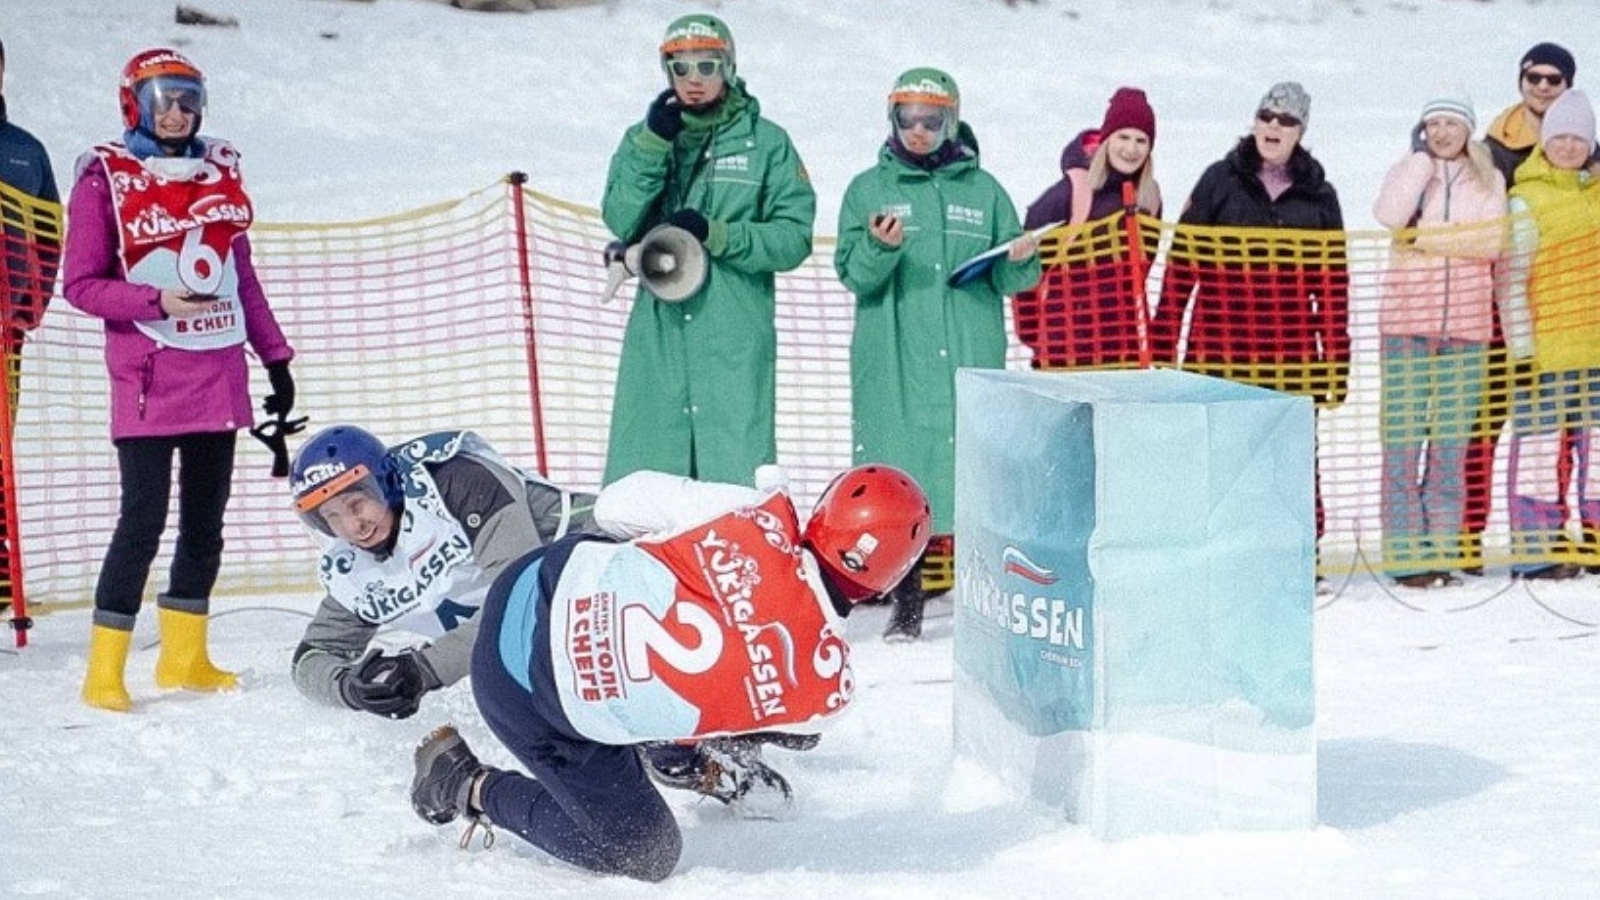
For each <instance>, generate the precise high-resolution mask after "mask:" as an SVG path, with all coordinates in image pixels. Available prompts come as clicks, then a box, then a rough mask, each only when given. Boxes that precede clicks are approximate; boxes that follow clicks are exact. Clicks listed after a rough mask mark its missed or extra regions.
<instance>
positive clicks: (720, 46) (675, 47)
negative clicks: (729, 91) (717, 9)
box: [661, 13, 735, 84]
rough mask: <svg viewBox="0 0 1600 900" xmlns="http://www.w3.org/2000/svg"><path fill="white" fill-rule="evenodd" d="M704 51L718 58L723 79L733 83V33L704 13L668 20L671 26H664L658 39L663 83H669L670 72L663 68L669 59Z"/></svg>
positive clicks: (665, 67)
mask: <svg viewBox="0 0 1600 900" xmlns="http://www.w3.org/2000/svg"><path fill="white" fill-rule="evenodd" d="M707 50H709V51H713V52H715V53H717V54H720V55H721V57H722V66H723V77H724V78H726V79H727V80H728V81H730V82H731V81H733V78H734V75H735V71H734V53H733V32H731V31H729V30H728V26H727V24H726V23H725V22H723V21H722V20H721V19H719V18H717V17H716V16H713V15H709V14H707V13H693V14H691V15H687V16H680V17H678V18H676V19H674V20H672V24H671V25H668V26H667V33H666V35H664V36H663V37H662V38H661V70H662V71H663V72H666V73H667V82H668V83H669V84H670V83H671V82H672V72H671V71H670V70H669V69H668V67H667V64H668V61H669V60H671V59H672V57H673V56H675V55H676V54H679V53H689V52H692V51H707Z"/></svg>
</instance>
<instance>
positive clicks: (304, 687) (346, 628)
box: [290, 597, 378, 707]
mask: <svg viewBox="0 0 1600 900" xmlns="http://www.w3.org/2000/svg"><path fill="white" fill-rule="evenodd" d="M377 631H378V626H376V625H373V624H371V623H369V622H367V621H366V620H364V619H362V618H361V617H359V616H357V615H356V614H355V613H353V612H351V611H349V610H347V609H345V608H344V607H342V606H340V605H339V604H338V603H336V602H334V599H333V598H332V597H323V598H322V603H321V604H320V605H319V606H318V607H317V612H316V615H314V616H313V617H312V618H311V624H309V625H307V626H306V632H305V634H304V635H303V636H301V638H300V646H299V647H296V648H295V651H294V661H293V662H292V663H290V673H291V674H292V675H293V676H294V686H295V687H296V688H298V689H299V691H300V693H302V694H304V695H305V696H306V697H308V698H309V699H311V700H315V701H317V702H318V703H325V704H327V705H329V706H338V707H343V706H345V702H344V700H343V699H342V698H341V697H340V696H339V679H341V678H343V677H344V676H345V673H347V672H349V671H350V666H351V664H352V663H354V662H355V661H356V660H358V659H360V658H361V654H362V653H365V652H366V649H367V644H368V643H370V642H371V641H372V636H373V635H374V634H376V633H377Z"/></svg>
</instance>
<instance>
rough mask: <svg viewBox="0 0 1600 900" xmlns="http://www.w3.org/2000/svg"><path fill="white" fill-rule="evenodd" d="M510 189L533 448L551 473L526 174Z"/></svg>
mask: <svg viewBox="0 0 1600 900" xmlns="http://www.w3.org/2000/svg"><path fill="white" fill-rule="evenodd" d="M506 183H507V184H509V185H510V186H511V218H512V221H513V222H514V223H515V227H516V235H517V281H518V284H519V285H520V287H521V290H522V333H523V341H524V343H525V345H526V346H527V348H528V392H529V394H530V396H531V397H532V398H533V448H534V452H535V453H536V454H537V455H538V461H539V473H540V474H541V475H547V474H549V472H550V459H549V454H548V453H547V451H546V449H545V445H544V401H543V399H542V396H541V392H540V389H539V341H538V331H537V329H536V328H535V327H534V316H533V272H532V271H531V270H530V269H529V267H528V214H527V210H526V208H525V206H524V201H525V200H526V198H525V196H524V194H523V192H522V186H523V185H524V184H527V183H528V175H527V173H526V172H512V173H511V174H509V175H507V176H506Z"/></svg>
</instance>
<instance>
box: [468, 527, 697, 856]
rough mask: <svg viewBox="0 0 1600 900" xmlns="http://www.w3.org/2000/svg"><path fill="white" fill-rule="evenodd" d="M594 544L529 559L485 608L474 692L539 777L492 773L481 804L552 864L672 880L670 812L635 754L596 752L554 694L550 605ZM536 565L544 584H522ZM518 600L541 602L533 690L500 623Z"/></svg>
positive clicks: (488, 718) (561, 544) (676, 849)
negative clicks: (507, 648) (508, 649)
mask: <svg viewBox="0 0 1600 900" xmlns="http://www.w3.org/2000/svg"><path fill="white" fill-rule="evenodd" d="M594 539H595V538H593V537H592V536H585V535H574V536H571V537H567V538H563V539H561V540H559V541H557V542H555V543H554V544H551V545H549V546H548V547H543V548H540V549H538V550H535V551H533V552H532V553H530V554H528V555H527V556H524V557H523V558H522V559H519V560H517V561H516V562H515V563H512V564H511V565H510V566H509V567H508V568H507V569H506V571H505V572H503V573H501V575H500V577H499V579H498V580H496V582H495V584H494V587H493V588H491V589H490V591H489V596H488V598H487V599H486V600H485V601H484V605H483V612H482V613H481V615H482V616H483V625H482V630H481V631H480V632H479V633H478V640H477V643H476V645H475V647H474V650H473V654H472V693H473V696H474V698H476V700H477V701H478V709H479V710H481V711H482V713H483V718H484V721H485V722H487V723H488V725H489V728H490V730H491V731H493V732H494V734H495V737H497V738H499V739H500V742H501V743H502V744H504V745H505V746H506V749H508V750H510V751H511V753H512V754H513V755H514V756H516V758H517V759H518V760H519V761H520V762H521V763H522V765H523V766H524V767H525V768H526V769H527V771H528V773H529V775H531V776H532V777H529V775H523V774H521V773H517V772H496V773H493V774H491V775H490V776H489V777H488V778H486V779H485V780H484V783H483V787H482V791H481V794H480V797H481V799H482V802H483V810H484V812H485V813H486V814H487V815H488V817H489V821H491V822H493V823H494V824H495V825H498V826H500V827H501V828H506V829H509V830H511V831H514V832H516V833H517V834H518V835H519V836H521V837H522V839H523V840H525V841H527V842H528V843H530V844H533V845H534V846H535V847H538V848H539V849H541V850H544V851H545V852H546V853H549V854H550V855H551V856H554V857H556V858H558V859H562V860H565V861H566V862H569V863H572V864H573V865H576V866H581V867H583V868H585V869H590V870H593V871H595V872H600V873H602V874H606V875H626V876H628V877H630V878H638V879H641V880H644V881H660V880H662V879H664V878H666V877H667V876H668V875H671V874H672V870H673V868H674V867H675V866H676V865H677V864H678V856H679V854H680V853H681V852H682V850H683V837H682V835H681V834H680V833H679V831H678V823H677V821H676V820H675V819H674V818H673V817H672V810H670V809H669V808H668V807H667V804H666V802H665V801H664V800H662V799H661V794H660V792H658V791H657V790H656V788H655V785H653V784H651V782H650V779H649V777H648V776H647V775H646V774H645V771H644V767H643V765H642V764H641V763H640V761H639V755H638V753H637V752H636V751H635V749H634V748H633V747H631V746H627V747H614V746H609V745H606V744H599V743H596V742H594V741H591V740H587V739H585V738H583V737H580V736H578V735H576V734H575V733H573V730H572V727H571V725H570V723H568V722H567V720H566V717H565V716H564V715H562V714H561V711H560V710H561V707H560V700H559V698H558V697H557V696H556V694H555V690H556V687H555V676H554V673H553V671H552V669H551V665H550V658H549V647H550V632H549V627H550V626H549V615H548V613H549V599H548V598H549V596H550V593H551V588H552V587H553V586H554V585H555V583H556V581H557V580H558V579H559V578H560V573H561V569H562V567H563V566H565V565H566V561H567V558H568V557H569V556H570V555H571V553H572V548H573V547H574V546H576V545H577V544H579V543H582V542H583V541H585V540H594ZM534 565H538V566H539V572H538V578H537V579H530V580H531V581H532V583H531V584H522V585H519V584H518V580H519V578H521V576H522V574H523V573H524V572H525V571H526V570H528V569H529V567H531V566H534ZM513 592H520V593H521V594H522V595H523V596H522V597H519V598H518V600H519V602H520V600H522V599H527V595H528V594H529V593H530V592H532V593H534V594H535V596H533V597H532V602H533V604H534V605H535V607H536V609H537V610H538V624H537V625H536V626H535V629H534V642H533V645H534V647H535V653H534V658H533V659H532V660H531V661H529V663H528V669H529V671H528V672H527V673H526V675H527V676H528V681H529V683H530V684H532V685H533V690H532V691H529V690H528V689H526V688H524V687H523V686H522V685H521V684H520V683H519V682H518V680H517V679H516V678H514V677H513V675H512V673H511V672H510V671H508V670H507V668H506V662H505V661H504V660H502V658H501V652H500V633H501V625H502V623H503V621H504V619H505V615H506V606H507V602H508V600H510V599H511V597H512V594H513ZM513 664H515V663H513Z"/></svg>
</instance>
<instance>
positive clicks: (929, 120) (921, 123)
mask: <svg viewBox="0 0 1600 900" xmlns="http://www.w3.org/2000/svg"><path fill="white" fill-rule="evenodd" d="M944 123H945V114H944V113H943V112H940V111H937V110H935V111H934V112H929V113H920V114H919V113H914V112H912V111H910V110H907V109H897V110H895V111H894V124H895V127H896V128H899V129H900V130H901V131H910V130H911V129H912V128H916V127H921V128H922V129H924V130H925V131H932V132H934V133H936V134H937V133H939V132H942V131H944Z"/></svg>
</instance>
